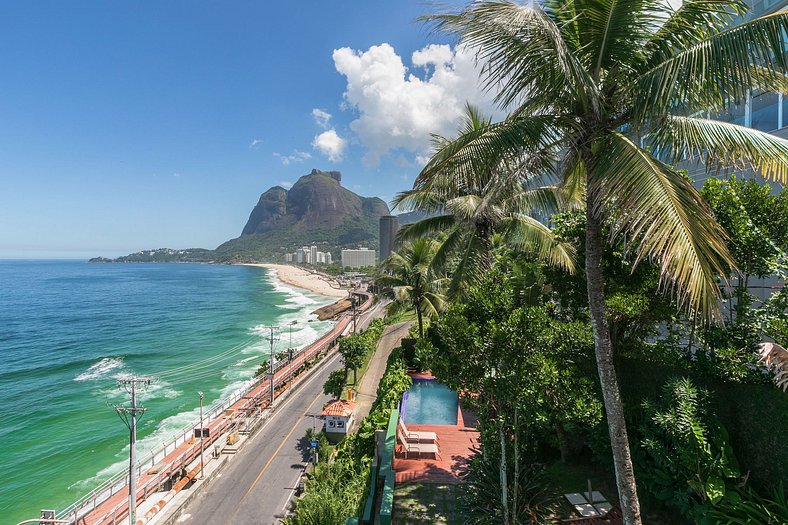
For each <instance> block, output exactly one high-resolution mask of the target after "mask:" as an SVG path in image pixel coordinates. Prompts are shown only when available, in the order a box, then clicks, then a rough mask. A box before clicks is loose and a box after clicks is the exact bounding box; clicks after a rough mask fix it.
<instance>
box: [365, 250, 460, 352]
mask: <svg viewBox="0 0 788 525" xmlns="http://www.w3.org/2000/svg"><path fill="white" fill-rule="evenodd" d="M437 248H438V246H437V243H436V242H435V241H433V240H431V239H426V238H425V239H418V240H416V241H414V242H413V243H411V244H408V245H406V246H404V247H403V248H401V249H400V250H399V251H397V252H394V253H392V254H391V255H390V256H389V258H388V259H387V260H386V261H384V262H383V264H382V265H381V271H380V272H379V273H378V275H377V277H376V278H375V284H376V286H378V287H379V289H380V290H381V291H382V293H383V294H384V295H386V296H388V297H390V298H391V299H393V300H394V302H393V303H392V304H393V305H394V306H395V307H396V306H406V307H412V308H413V309H414V310H415V311H416V319H417V320H418V326H419V336H420V337H424V316H425V315H434V314H436V313H437V312H438V311H440V310H442V309H443V307H444V304H445V298H444V297H443V295H442V294H441V293H440V290H441V288H442V286H443V285H444V284H445V283H446V282H447V278H446V277H443V276H441V275H439V274H437V273H436V270H435V265H434V262H435V261H434V258H435V254H436V250H437Z"/></svg>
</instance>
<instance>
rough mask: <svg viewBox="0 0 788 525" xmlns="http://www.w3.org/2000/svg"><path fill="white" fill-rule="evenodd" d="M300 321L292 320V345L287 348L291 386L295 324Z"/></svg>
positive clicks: (291, 386) (291, 385) (291, 384)
mask: <svg viewBox="0 0 788 525" xmlns="http://www.w3.org/2000/svg"><path fill="white" fill-rule="evenodd" d="M296 324H298V321H296V320H294V321H290V346H289V347H288V349H287V369H288V371H289V375H290V388H293V325H296Z"/></svg>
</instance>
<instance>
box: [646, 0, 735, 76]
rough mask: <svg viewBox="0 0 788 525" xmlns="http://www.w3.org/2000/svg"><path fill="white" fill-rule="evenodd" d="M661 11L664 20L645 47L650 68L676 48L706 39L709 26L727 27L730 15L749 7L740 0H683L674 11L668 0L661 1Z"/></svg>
mask: <svg viewBox="0 0 788 525" xmlns="http://www.w3.org/2000/svg"><path fill="white" fill-rule="evenodd" d="M655 7H656V8H657V9H660V6H659V5H657V6H655ZM660 10H661V11H662V12H663V13H665V14H666V15H667V19H666V20H665V22H664V23H663V24H661V25H660V27H659V29H657V30H656V31H654V33H653V35H652V36H651V37H650V38H649V39H648V42H647V43H646V45H645V46H644V47H645V49H646V52H647V54H649V55H650V58H651V63H650V66H652V67H653V66H654V65H656V64H657V63H659V62H661V61H662V60H664V59H665V58H667V57H669V56H670V55H672V54H673V53H675V52H676V50H677V49H680V48H682V47H684V46H686V45H693V44H695V43H696V42H698V41H699V40H703V39H704V38H706V37H707V36H708V35H709V31H710V28H711V30H717V29H718V28H723V27H728V26H730V24H731V23H732V22H733V17H734V16H737V15H743V14H745V13H746V12H747V10H748V7H747V4H746V3H744V2H743V1H742V0H684V1H683V2H682V3H681V5H680V6H678V8H676V9H675V10H674V9H673V7H672V6H671V5H670V2H662V6H661V9H660Z"/></svg>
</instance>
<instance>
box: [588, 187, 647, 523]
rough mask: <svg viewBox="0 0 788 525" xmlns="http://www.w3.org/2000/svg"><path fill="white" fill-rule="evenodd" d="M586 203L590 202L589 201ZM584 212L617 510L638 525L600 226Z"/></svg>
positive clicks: (590, 300) (590, 209)
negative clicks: (607, 307)
mask: <svg viewBox="0 0 788 525" xmlns="http://www.w3.org/2000/svg"><path fill="white" fill-rule="evenodd" d="M589 201H590V202H593V201H591V199H589ZM590 202H589V205H588V206H587V211H586V220H587V225H586V278H587V279H588V305H589V308H590V310H591V323H592V325H593V327H594V346H595V349H596V362H597V368H598V370H599V382H600V383H601V385H602V398H603V400H604V402H605V414H606V415H607V425H608V431H609V432H610V445H611V447H612V449H613V463H614V466H615V471H616V485H617V486H618V497H619V500H620V502H621V511H622V513H623V515H624V523H625V524H626V525H642V523H643V522H642V520H641V518H640V503H639V502H638V494H637V485H636V484H635V472H634V469H633V467H632V455H631V453H630V451H629V440H628V438H627V426H626V422H625V420H624V406H623V403H622V402H621V393H620V392H619V389H618V379H617V378H616V370H615V366H614V364H613V346H612V343H611V340H610V329H609V327H608V323H607V317H606V315H605V281H604V276H603V274H602V246H603V245H602V224H601V223H600V221H599V220H598V219H597V218H596V217H594V213H593V206H592V205H591V204H590Z"/></svg>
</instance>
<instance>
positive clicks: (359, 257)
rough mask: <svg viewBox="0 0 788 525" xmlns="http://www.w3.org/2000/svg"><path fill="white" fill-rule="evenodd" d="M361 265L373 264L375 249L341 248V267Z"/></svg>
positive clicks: (358, 266)
mask: <svg viewBox="0 0 788 525" xmlns="http://www.w3.org/2000/svg"><path fill="white" fill-rule="evenodd" d="M363 266H375V250H370V249H369V248H359V249H358V250H342V267H343V268H348V267H350V268H361V267H363Z"/></svg>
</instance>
